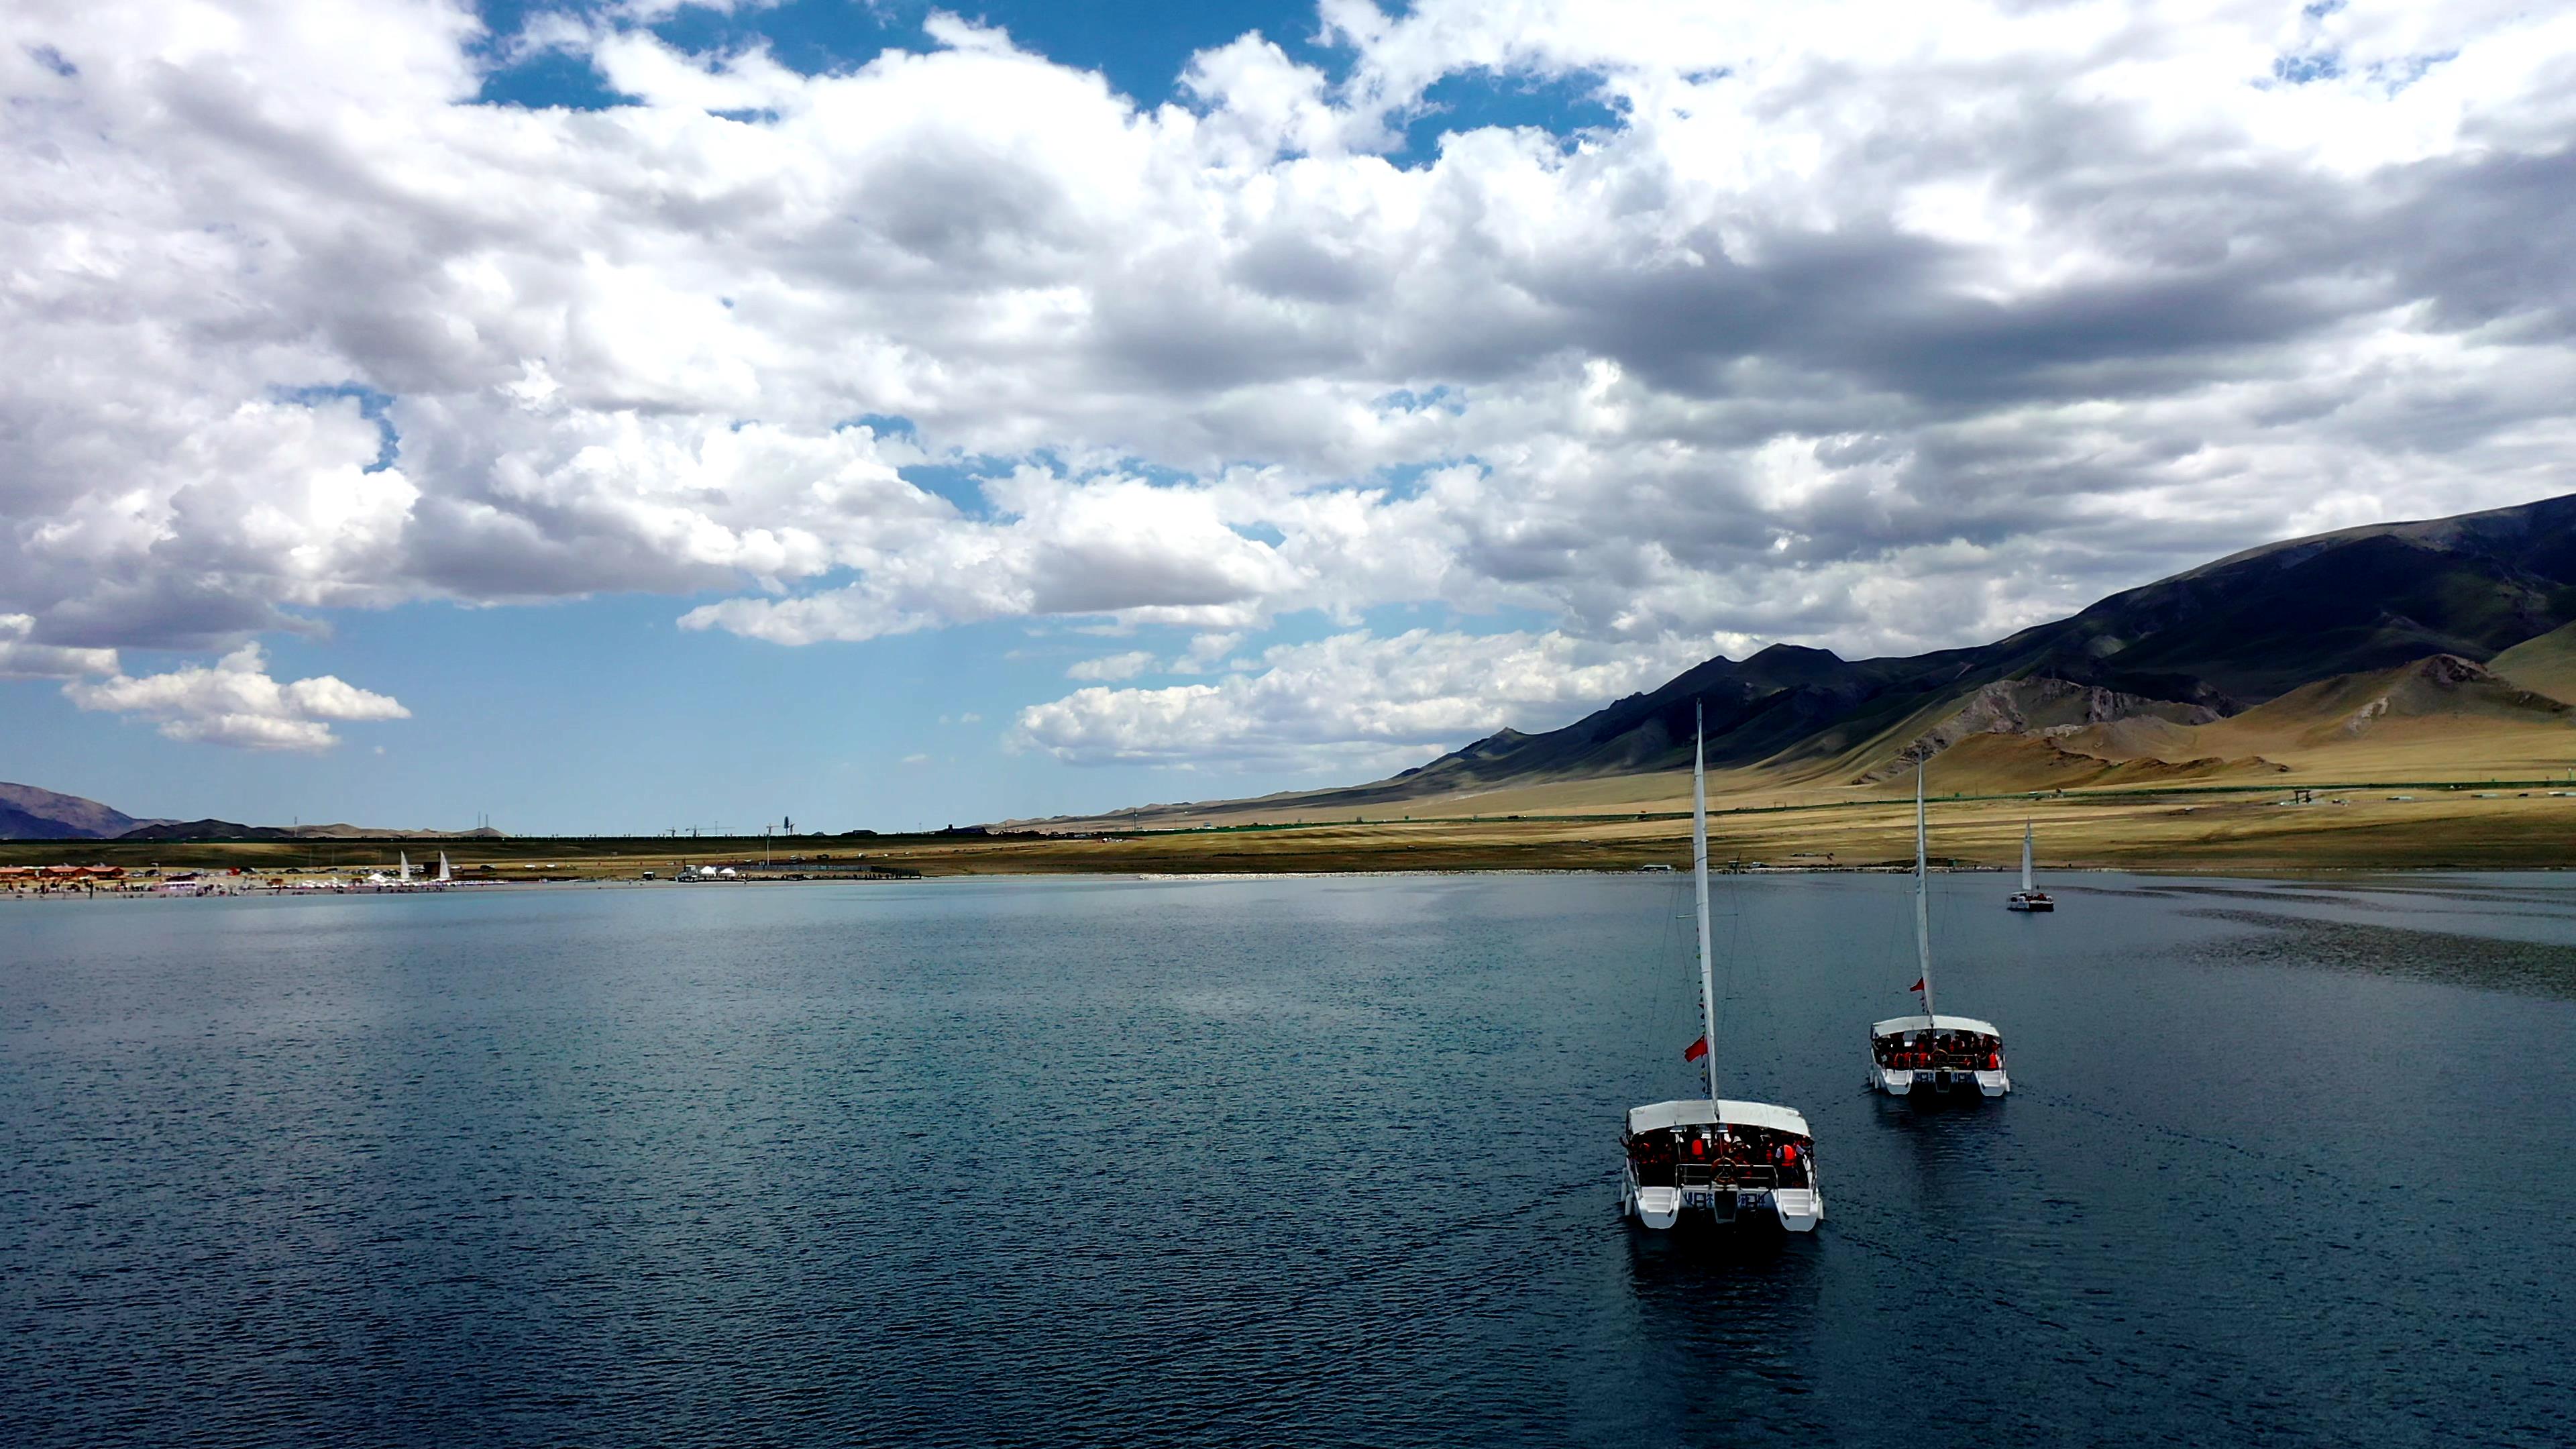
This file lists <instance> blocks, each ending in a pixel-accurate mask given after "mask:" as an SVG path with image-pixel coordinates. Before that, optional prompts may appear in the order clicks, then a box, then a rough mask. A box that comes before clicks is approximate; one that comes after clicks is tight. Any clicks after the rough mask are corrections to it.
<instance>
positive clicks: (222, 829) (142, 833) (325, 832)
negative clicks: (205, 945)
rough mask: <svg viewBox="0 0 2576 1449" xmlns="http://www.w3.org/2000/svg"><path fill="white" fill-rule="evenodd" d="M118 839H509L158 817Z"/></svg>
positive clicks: (491, 834) (485, 832) (486, 833)
mask: <svg viewBox="0 0 2576 1449" xmlns="http://www.w3.org/2000/svg"><path fill="white" fill-rule="evenodd" d="M116 838H117V839H119V840H506V839H508V838H509V837H508V836H506V835H503V834H502V833H501V832H500V831H498V830H494V829H492V828H490V827H489V826H486V827H484V828H483V829H480V830H386V829H379V828H376V827H373V826H365V825H242V824H239V823H237V822H234V821H230V820H156V821H153V822H152V823H151V824H149V825H143V826H138V827H136V828H135V829H133V830H129V831H127V832H126V833H125V834H123V835H120V836H118V837H116Z"/></svg>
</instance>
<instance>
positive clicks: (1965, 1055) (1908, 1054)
mask: <svg viewBox="0 0 2576 1449" xmlns="http://www.w3.org/2000/svg"><path fill="white" fill-rule="evenodd" d="M1995 1060H1999V1058H1998V1057H1997V1056H1996V1054H1994V1053H1991V1052H1925V1051H1913V1050H1902V1051H1895V1052H1890V1053H1888V1054H1887V1055H1886V1056H1885V1057H1884V1058H1882V1059H1881V1060H1880V1062H1879V1065H1881V1066H1883V1067H1886V1068H1888V1069H1889V1070H1891V1071H1900V1072H1901V1071H1909V1070H1910V1071H1919V1072H1985V1071H1992V1070H1994V1067H1993V1066H1991V1065H1989V1063H1990V1062H1992V1061H1995Z"/></svg>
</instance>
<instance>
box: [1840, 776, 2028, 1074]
mask: <svg viewBox="0 0 2576 1449" xmlns="http://www.w3.org/2000/svg"><path fill="white" fill-rule="evenodd" d="M1925 856H1926V841H1925V831H1924V828H1923V761H1922V760H1920V759H1917V760H1916V761H1915V762H1914V955H1915V961H1916V964H1917V966H1918V967H1920V968H1921V970H1922V973H1923V974H1922V975H1920V976H1918V977H1916V978H1915V981H1914V987H1913V989H1914V990H1916V991H1918V992H1920V993H1922V996H1923V1013H1922V1015H1920V1016H1899V1017H1892V1018H1890V1019H1888V1020H1886V1021H1882V1022H1877V1023H1875V1024H1873V1025H1872V1026H1871V1027H1870V1029H1869V1084H1870V1086H1872V1087H1874V1088H1876V1089H1877V1090H1879V1091H1881V1092H1885V1093H1886V1094H1887V1095H1889V1096H1891V1097H1909V1096H1912V1095H1913V1094H1914V1093H1915V1092H1916V1091H1918V1090H1924V1089H1929V1090H1931V1091H1934V1092H1945V1093H1946V1092H1951V1091H1955V1090H1958V1089H1960V1088H1964V1087H1974V1088H1975V1089H1976V1090H1977V1092H1978V1093H1980V1094H1981V1095H1984V1096H1988V1097H2000V1096H2002V1095H2004V1094H2005V1093H2007V1092H2009V1091H2011V1090H2012V1075H2011V1073H2009V1072H2007V1071H2006V1070H2005V1069H2004V1036H2003V1033H2002V1032H2000V1031H1998V1030H1996V1029H1995V1024H1994V1023H1993V1022H1991V1021H1979V1020H1978V1019H1976V1018H1975V1017H1973V1016H1941V1015H1938V1014H1936V1013H1935V1012H1934V1010H1933V1006H1932V909H1931V906H1930V904H1929V898H1928V897H1927V895H1926V884H1925V876H1924V868H1925Z"/></svg>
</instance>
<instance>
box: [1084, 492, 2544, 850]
mask: <svg viewBox="0 0 2576 1449" xmlns="http://www.w3.org/2000/svg"><path fill="white" fill-rule="evenodd" d="M2490 661H2492V664H2493V667H2492V668H2489V667H2487V666H2488V665H2489V663H2490ZM2330 682H2331V683H2332V687H2331V688H2327V687H2325V686H2327V685H2328V684H2329V683H2330ZM2373 701H2378V702H2379V703H2378V704H2376V705H2375V706H2374V705H2373ZM2276 702H2277V703H2278V705H2279V707H2278V708H2277V709H2274V708H2271V706H2273V705H2274V704H2275V703H2276ZM2568 704H2576V495H2569V496H2566V497H2560V498H2552V499H2546V500H2543V501H2541V502H2537V503H2530V504H2525V505H2522V506H2520V507H2515V508H2499V509H2494V510H2491V511H2488V512H2484V513H2471V514H2463V515H2460V516H2459V517H2455V518H2443V519H2432V520H2427V521H2421V522H2411V523H2386V524H2373V525H2369V526H2366V527H2361V528H2348V529H2343V530H2339V531H2337V532H2334V533H2326V534H2319V535H2317V536H2315V537H2312V538H2301V539H2292V540H2289V541H2287V542H2282V543H2273V544H2266V545H2264V546H2262V547H2260V548H2253V549H2248V550H2245V551H2244V552H2242V553H2237V554H2232V555H2230V556H2228V557H2226V558H2222V559H2219V560H2217V561H2215V562H2213V563H2209V564H2205V565H2202V566H2201V567H2199V568H2195V569H2191V570H2188V571H2186V572H2183V573H2179V574H2175V575H2173V576H2172V577H2170V578H2166V579H2160V580H2157V581H2156V582H2154V583H2151V584H2146V585H2143V586H2141V587H2139V588H2134V589H2128V590H2125V591H2123V592H2121V593H2117V594H2113V595H2111V596H2110V597H2109V598H2106V599H2103V600H2102V601H2101V602H2099V603H2096V604H2094V605H2093V606H2091V607H2090V608H2087V609H2085V610H2083V611H2082V612H2080V613H2077V614H2075V615H2073V616H2071V617H2069V618H2065V619H2060V620H2057V621H2055V622H2053V623H2048V624H2042V625H2038V626H2036V627H2034V628H2030V629H2025V630H2022V631H2021V632H2020V633H2017V634H2014V635H2012V636H2010V637H2009V638H2005V639H2001V640H1997V641H1996V642H1994V643H1992V644H1987V645H1981V646H1978V647H1975V648H1969V649H1948V650H1941V651H1937V652H1935V653H1930V654H1920V655H1914V656H1910V657H1905V658H1881V659H1863V660H1846V659H1843V658H1841V657H1839V656H1837V655H1835V654H1833V653H1832V652H1830V651H1828V650H1823V649H1810V648H1804V647H1801V646H1797V645H1791V644H1775V645H1773V646H1771V647H1770V648H1767V649H1764V650H1762V651H1760V652H1759V653H1756V654H1754V655H1752V656H1751V657H1749V658H1747V659H1744V660H1741V661H1737V660H1732V659H1726V658H1723V657H1721V658H1716V659H1711V660H1708V661H1707V662H1705V663H1702V664H1698V665H1695V666H1693V667H1692V668H1690V669H1688V670H1685V671H1684V672H1682V673H1681V674H1680V675H1678V676H1677V677H1675V678H1674V679H1672V680H1671V681H1670V682H1668V683H1666V684H1664V685H1663V686H1662V687H1661V688H1658V689H1655V690H1652V691H1650V692H1648V693H1645V694H1637V695H1631V696H1629V697H1628V698H1626V699H1622V700H1619V701H1617V702H1616V703H1613V704H1611V705H1609V706H1607V707H1606V708H1603V709H1601V710H1599V711H1596V712H1595V713H1593V714H1591V715H1588V716H1586V717H1584V718H1583V719H1580V720H1577V721H1575V722H1574V723H1573V724H1570V725H1567V726H1565V727H1564V728H1562V729H1557V730H1550V731H1548V732H1546V733H1543V734H1524V733H1521V732H1520V731H1517V730H1511V729H1505V730H1501V731H1498V732H1496V733H1494V734H1492V735H1489V736H1487V737H1486V738H1484V739H1481V740H1478V741H1476V742H1475V743H1473V744H1470V745H1467V746H1466V747H1464V748H1462V749H1459V750H1457V751H1454V752H1452V753H1450V754H1447V755H1443V756H1441V757H1440V758H1439V759H1437V760H1434V761H1432V762H1431V763H1429V764H1427V765H1424V766H1422V767H1420V768H1418V769H1414V770H1407V771H1405V772H1404V773H1402V774H1400V775H1396V776H1394V777H1392V778H1390V779H1386V780H1380V781H1376V782H1373V783H1370V784H1366V785H1356V786H1351V787H1348V788H1344V789H1337V790H1325V791H1313V792H1305V793H1300V794H1291V795H1281V796H1272V797H1267V798H1265V799H1264V800H1262V801H1259V802H1237V804H1236V806H1235V807H1234V808H1233V809H1231V810H1229V809H1227V808H1225V807H1214V806H1209V805H1205V804H1200V805H1195V806H1191V807H1189V808H1188V809H1187V810H1186V811H1171V812H1168V813H1172V814H1173V815H1174V816H1175V817H1176V818H1177V816H1179V815H1182V814H1186V815H1188V816H1190V817H1194V818H1195V817H1207V816H1211V815H1215V814H1221V813H1222V814H1244V813H1247V812H1248V811H1250V810H1251V809H1252V807H1254V806H1255V805H1256V804H1257V805H1258V807H1259V810H1260V813H1262V814H1264V815H1267V816H1278V817H1281V818H1285V817H1287V816H1289V815H1293V814H1295V813H1297V812H1299V811H1314V812H1319V813H1337V812H1344V811H1366V810H1368V809H1370V808H1372V807H1376V808H1383V807H1387V806H1394V805H1401V804H1403V803H1405V802H1408V801H1417V800H1430V799H1435V798H1447V799H1451V800H1470V799H1477V798H1484V797H1491V796H1493V795H1495V794H1496V792H1502V791H1513V792H1522V794H1523V795H1525V794H1526V792H1527V791H1529V790H1531V789H1533V788H1536V787H1544V786H1557V785H1569V784H1571V783H1573V782H1586V781H1589V782H1606V781H1609V780H1613V779H1615V778H1618V777H1623V776H1631V775H1641V774H1651V773H1656V772H1663V771H1672V770H1679V769H1686V768H1688V766H1689V764H1690V740H1691V729H1692V721H1693V719H1694V717H1695V716H1697V717H1701V718H1704V719H1705V721H1706V728H1707V731H1708V757H1709V764H1710V767H1711V769H1712V770H1715V771H1725V772H1733V773H1734V776H1735V777H1736V783H1738V784H1740V785H1741V786H1742V787H1743V788H1746V789H1754V788H1757V786H1758V787H1759V788H1772V787H1780V788H1787V787H1801V788H1815V789H1835V788H1849V787H1861V786H1870V785H1874V784H1876V783H1879V782H1881V781H1885V780H1888V779H1890V778H1892V777H1894V776H1896V775H1898V774H1900V773H1902V772H1904V771H1905V770H1906V769H1907V767H1908V766H1907V762H1908V761H1910V760H1911V759H1913V758H1914V757H1915V756H1917V755H1924V756H1942V757H1943V759H1944V764H1943V766H1942V767H1941V768H1942V771H1943V772H1945V773H1947V774H1949V775H1951V776H1952V777H1953V784H1954V785H1955V787H1956V788H1962V789H1965V788H1971V787H1987V788H1993V789H1999V790H2016V789H2038V788H2049V787H2055V788H2067V787H2071V786H2074V785H2078V784H2113V783H2119V782H2121V781H2124V780H2138V779H2143V778H2146V777H2147V776H2150V775H2168V774H2172V773H2174V772H2181V773H2184V774H2189V775H2191V776H2193V777H2194V778H2201V777H2210V778H2215V777H2218V776H2227V777H2231V778H2233V777H2243V778H2261V777H2262V776H2264V775H2266V774H2277V773H2278V772H2279V771H2280V770H2282V769H2283V768H2285V767H2284V765H2283V763H2282V761H2280V760H2278V759H2274V758H2272V757H2271V752H2272V751H2274V750H2281V751H2286V752H2288V753H2290V754H2292V755H2294V756H2295V757H2297V758H2299V759H2302V760H2311V759H2315V758H2318V757H2319V754H2318V752H2319V751H2329V750H2336V749H2346V750H2353V751H2358V752H2359V753H2356V754H2355V756H2354V758H2355V759H2356V760H2361V759H2364V758H2368V759H2372V760H2378V761H2381V762H2394V761H2395V760H2397V759H2398V757H2399V756H2398V753H2392V752H2400V753H2402V749H2403V750H2415V749H2427V750H2431V751H2432V753H2430V754H2428V755H2425V756H2424V758H2428V759H2438V758H2439V757H2440V751H2439V749H2438V748H2436V746H2437V745H2438V743H2439V740H2440V737H2441V736H2442V733H2443V731H2445V730H2452V729H2463V730H2466V731H2467V732H2468V734H2469V735H2474V736H2476V737H2477V738H2478V739H2481V740H2485V741H2487V742H2488V743H2490V744H2493V745H2496V746H2497V747H2498V748H2508V746H2507V741H2508V739H2509V741H2510V744H2509V748H2508V754H2509V757H2510V758H2512V759H2513V760H2515V761H2517V762H2520V763H2522V764H2524V765H2530V766H2534V767H2542V766H2548V765H2549V764H2550V762H2552V761H2560V762H2562V763H2566V764H2576V721H2571V718H2570V716H2569V713H2568V711H2567V710H2566V708H2565V706H2567V705H2568ZM2347 705H2349V706H2350V707H2349V708H2346V706H2347ZM2369 708H2376V709H2377V711H2378V712H2377V713H2376V714H2367V717H2365V714H2366V711H2367V710H2368V709H2369ZM2338 711H2341V712H2340V713H2338ZM2239 720H2242V721H2243V723H2242V725H2237V724H2236V722H2237V721H2239ZM2347 726H2349V728H2347ZM2320 731H2322V733H2320ZM2463 738H2464V739H2465V738H2466V736H2463ZM2365 740H2366V741H2367V744H2366V746H2365V745H2364V743H2363V742H2364V741H2365ZM1998 741H2010V742H2013V743H2011V744H2009V745H2007V744H2000V743H1998ZM1967 745H1973V746H1974V748H1973V749H1969V750H1967V751H1965V752H1963V753H1958V754H1952V753H1950V752H1953V751H1959V750H1961V747H1962V746H1967ZM2401 747H2402V749H2401ZM2407 758H2410V759H2411V758H2414V756H2413V755H2408V756H2407ZM2463 758H2465V756H2464V757H2463ZM1555 793H1556V795H1557V796H1558V797H1561V798H1565V799H1573V798H1575V796H1574V795H1573V794H1568V793H1567V792H1566V791H1563V790H1559V791H1557V792H1555ZM1580 793H1581V794H1582V797H1583V798H1585V799H1601V800H1605V801H1607V800H1614V799H1616V798H1619V792H1616V791H1607V790H1603V789H1589V790H1587V791H1585V792H1580ZM1515 798H1520V796H1516V797H1515ZM1527 798H1528V799H1530V801H1531V802H1532V804H1533V806H1535V805H1536V803H1537V800H1538V797H1536V796H1528V797H1527ZM1635 798H1640V799H1642V798H1644V797H1642V796H1637V797H1635ZM1514 808H1518V807H1517V806H1515V807H1514ZM1161 813H1166V812H1163V811H1158V810H1156V809H1155V808H1153V807H1149V808H1148V809H1147V810H1146V811H1144V812H1141V813H1139V812H1118V813H1117V814H1115V815H1113V816H1111V817H1105V818H1107V819H1110V820H1128V819H1142V818H1146V817H1150V816H1154V815H1157V814H1161Z"/></svg>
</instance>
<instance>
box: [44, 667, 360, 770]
mask: <svg viewBox="0 0 2576 1449" xmlns="http://www.w3.org/2000/svg"><path fill="white" fill-rule="evenodd" d="M63 693H64V694H65V695H66V696H68V697H69V698H70V699H71V701H72V703H74V704H76V705H79V706H80V707H81V708H83V709H95V710H114V711H116V712H118V713H121V714H128V715H134V716H138V717H140V718H143V719H150V720H158V721H159V722H160V725H161V733H162V734H164V735H166V736H168V737H169V738H171V739H174V740H191V741H200V742H203V743H207V744H217V745H231V746H234V747H236V748H239V749H252V750H324V749H329V748H330V747H331V746H332V745H334V744H336V743H338V739H337V737H336V736H334V735H333V734H332V733H331V724H332V722H334V721H342V720H386V719H409V718H410V717H411V711H410V710H407V709H405V708H403V706H402V705H401V703H400V702H399V701H397V700H395V699H393V698H392V697H391V696H389V695H382V694H376V693H373V692H371V691H368V690H364V689H360V688H358V687H357V686H355V685H352V684H349V683H346V682H345V681H343V680H341V679H339V678H337V677H335V676H333V675H328V674H323V675H316V676H314V677H313V678H310V679H298V680H294V681H292V682H290V683H284V684H281V683H279V682H278V681H277V680H275V679H273V678H271V677H269V673H268V661H267V658H266V656H265V655H264V654H262V653H261V651H260V648H259V646H258V645H256V644H245V645H243V646H242V647H241V648H239V649H236V650H234V651H233V652H232V653H230V654H227V655H225V656H224V657H223V658H222V659H220V660H217V661H216V662H215V664H214V665H213V666H212V667H206V666H202V665H189V666H185V667H183V668H179V669H173V670H171V671H169V672H167V673H164V674H146V675H143V676H140V677H130V676H127V675H123V674H118V675H115V676H113V677H111V678H108V679H103V680H98V681H96V682H84V681H75V682H73V683H70V684H67V685H65V686H63Z"/></svg>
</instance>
